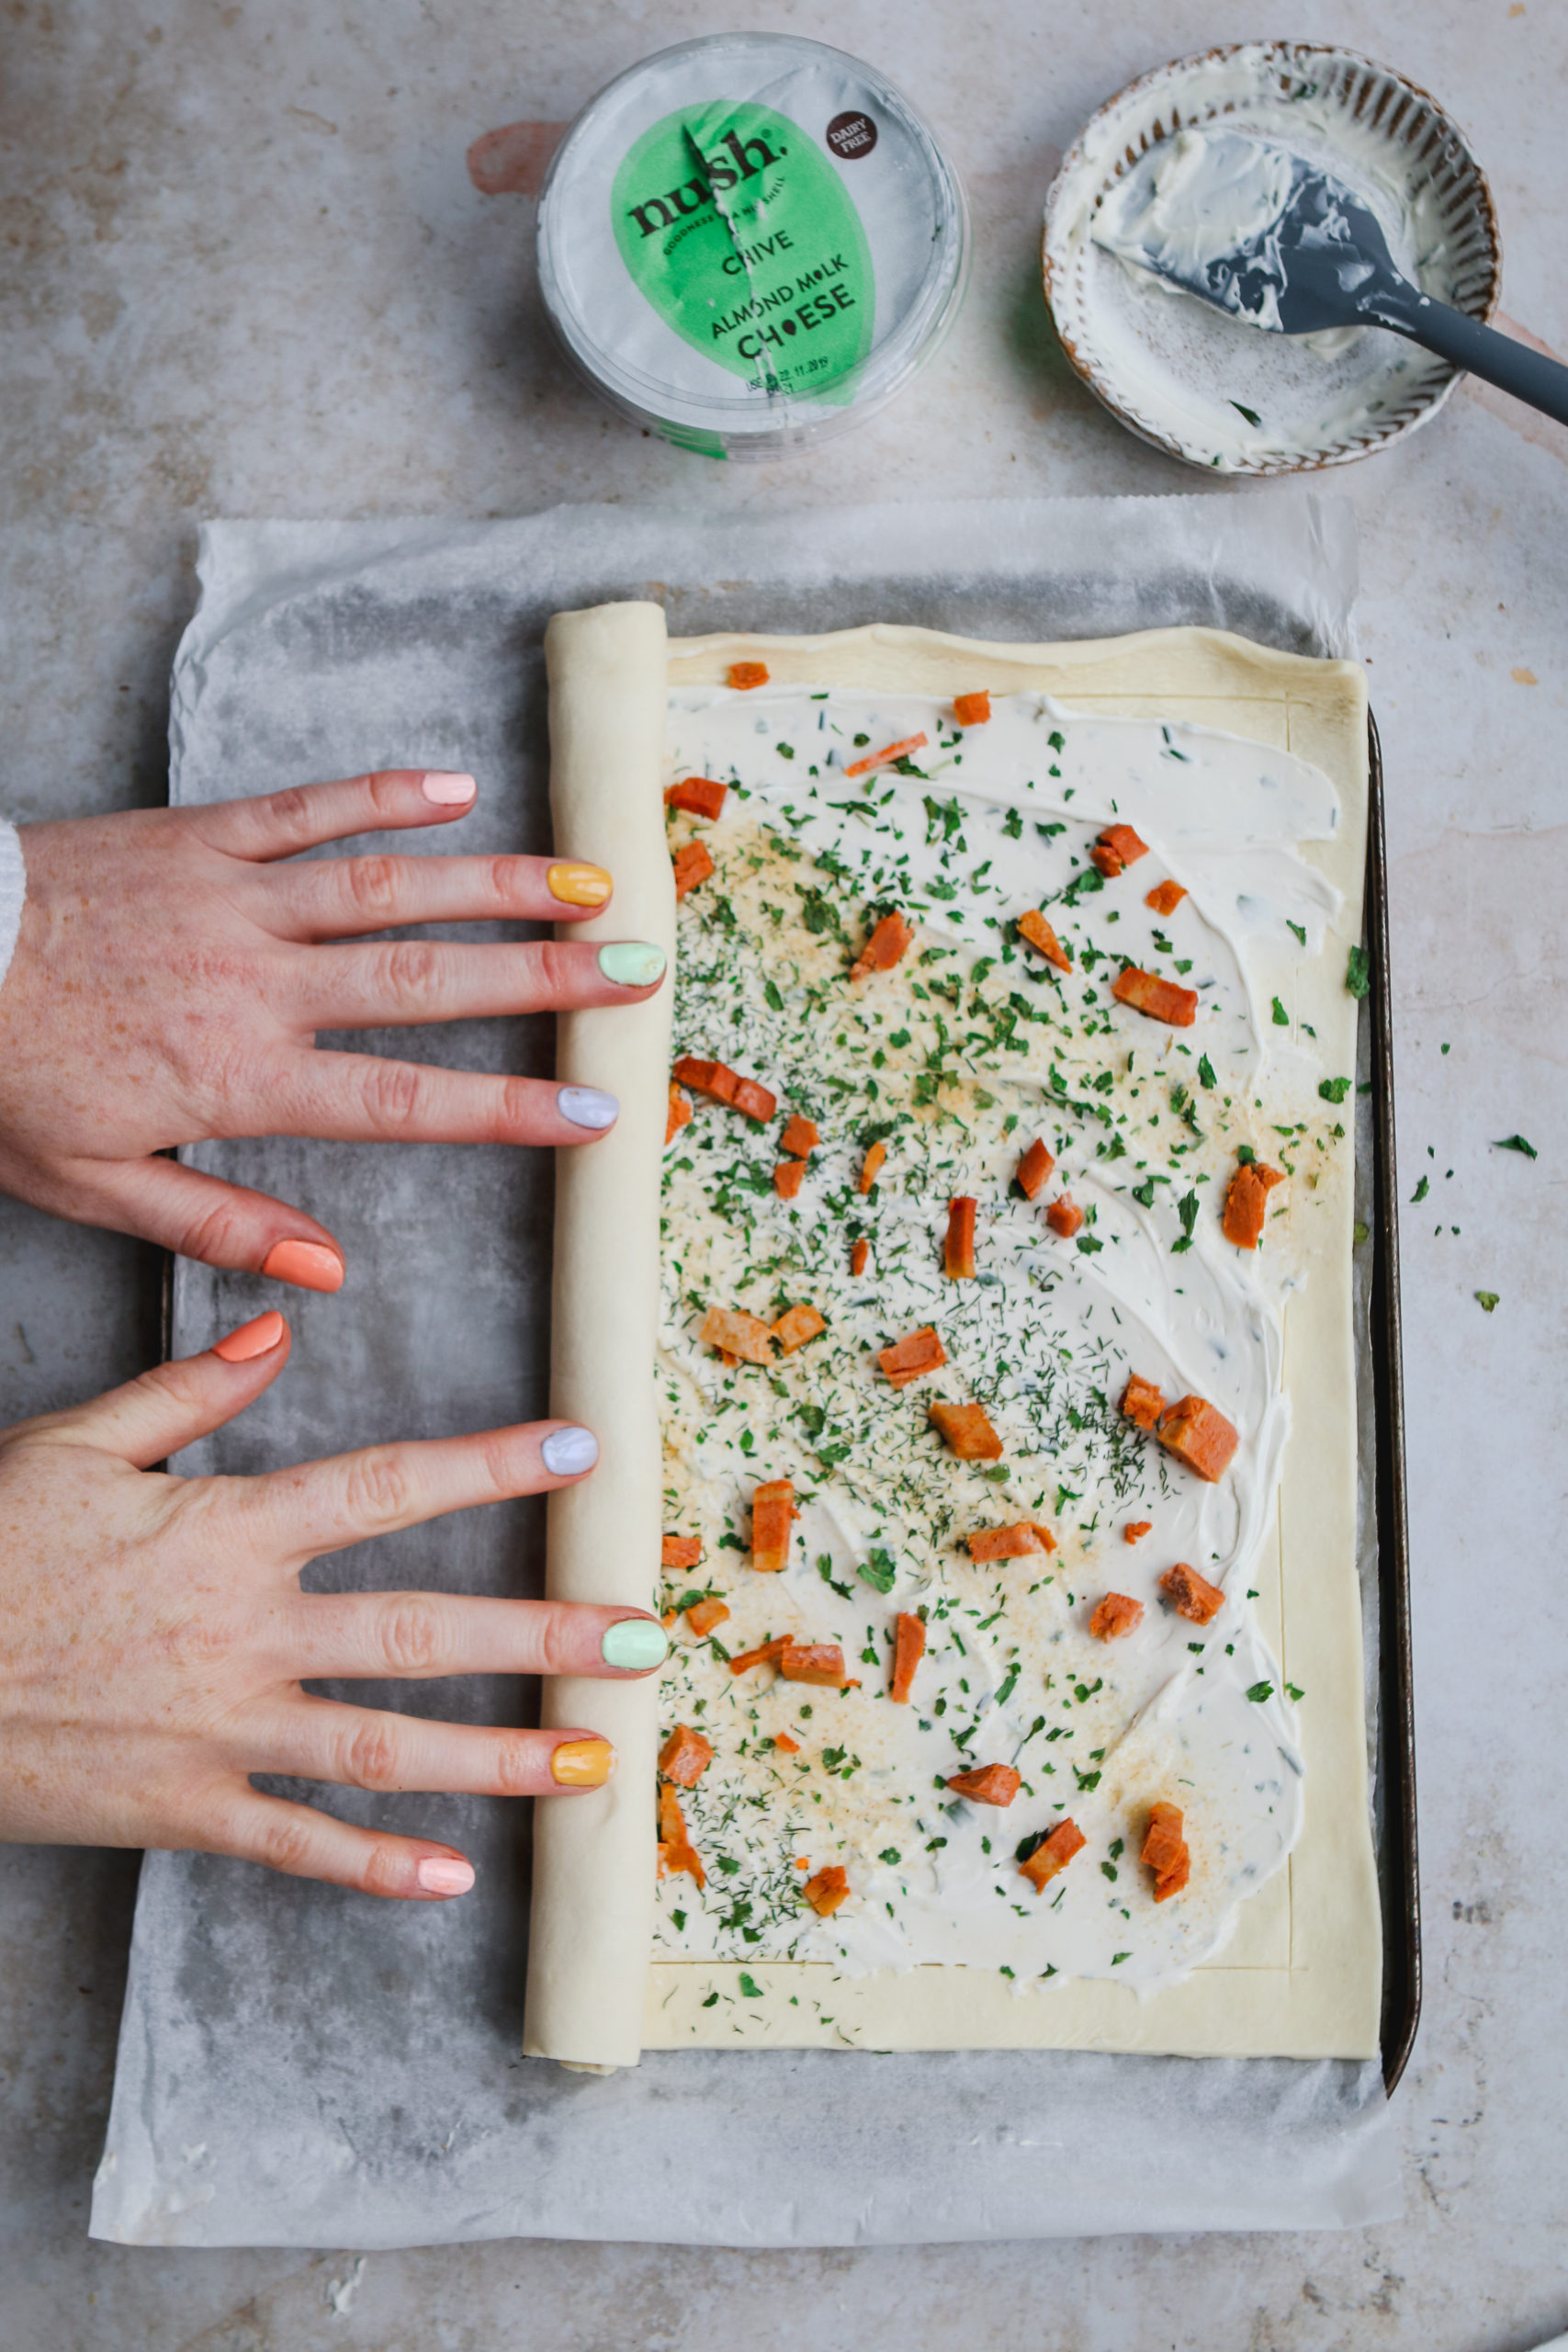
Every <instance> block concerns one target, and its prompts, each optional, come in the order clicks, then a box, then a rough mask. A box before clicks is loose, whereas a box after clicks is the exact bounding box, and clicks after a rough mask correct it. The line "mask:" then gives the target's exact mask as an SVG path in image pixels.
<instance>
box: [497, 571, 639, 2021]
mask: <svg viewBox="0 0 1568 2352" xmlns="http://www.w3.org/2000/svg"><path fill="white" fill-rule="evenodd" d="M667 658H668V657H667V651H666V642H665V628H664V615H663V612H662V610H661V609H660V606H659V605H631V604H627V605H599V606H596V607H595V608H594V609H592V611H589V612H581V613H558V614H557V615H556V616H555V617H554V619H553V620H552V621H551V622H550V624H549V627H548V628H547V631H546V633H545V660H546V667H547V673H548V677H549V718H550V809H551V814H552V817H553V820H554V827H555V849H556V854H557V855H558V856H559V857H572V858H586V859H592V861H593V862H594V863H595V864H596V865H604V866H607V867H608V868H609V870H610V872H611V874H612V875H613V876H615V894H614V896H613V898H612V899H611V901H610V904H609V906H608V908H607V909H606V910H605V911H604V913H603V914H599V915H595V916H593V917H592V918H591V920H590V921H588V922H574V923H572V924H571V925H570V927H569V929H568V930H567V931H565V932H564V933H563V936H570V938H572V939H588V940H597V939H647V940H652V941H655V942H656V943H657V944H658V945H659V946H660V947H662V948H663V950H664V952H665V955H666V956H667V957H668V958H669V977H668V978H666V981H665V984H664V986H663V987H662V988H661V989H660V991H659V993H658V995H657V996H654V997H651V998H650V999H649V1001H647V1002H646V1003H644V1004H640V1005H636V1006H630V1007H623V1008H618V1009H612V1010H604V1011H596V1012H566V1013H562V1014H561V1016H560V1018H559V1022H558V1048H557V1074H558V1077H559V1078H560V1080H562V1082H563V1083H565V1084H569V1085H581V1086H598V1087H605V1088H607V1089H608V1090H609V1091H610V1092H611V1093H612V1094H615V1095H616V1096H617V1097H618V1098H619V1101H620V1105H621V1113H620V1117H619V1118H618V1119H617V1120H616V1122H615V1126H614V1127H612V1128H611V1130H610V1132H609V1133H608V1135H606V1136H604V1137H603V1138H601V1139H600V1140H599V1141H597V1142H594V1143H587V1144H582V1145H579V1146H573V1147H572V1148H570V1149H563V1150H561V1151H559V1152H558V1154H557V1156H556V1228H555V1267H554V1279H553V1292H552V1304H551V1321H550V1410H551V1412H552V1414H555V1415H558V1416H559V1417H560V1418H561V1419H566V1420H572V1421H581V1422H583V1423H585V1424H586V1426H587V1427H588V1428H589V1429H591V1430H593V1431H594V1432H595V1434H596V1435H597V1437H598V1440H599V1465H598V1467H597V1469H596V1470H595V1471H594V1472H593V1474H592V1477H590V1478H587V1479H585V1480H584V1481H583V1483H582V1485H581V1486H579V1487H568V1488H566V1489H564V1490H563V1491H562V1492H561V1493H558V1494H555V1495H552V1496H551V1497H550V1500H549V1510H548V1522H547V1525H548V1534H547V1555H546V1585H547V1591H548V1593H549V1595H550V1598H551V1599H552V1600H597V1601H621V1602H625V1603H626V1604H628V1605H630V1606H634V1607H636V1608H638V1609H649V1608H651V1607H652V1606H653V1605H654V1601H655V1596H656V1594H657V1591H658V1581H659V1555H660V1493H661V1487H660V1451H659V1447H660V1437H659V1410H658V1400H657V1397H656V1395H655V1390H654V1381H653V1365H654V1361H655V1351H656V1348H657V1341H658V1326H659V1199H660V1167H661V1163H662V1159H663V1151H664V1119H665V1110H666V1105H667V1100H668V1091H667V1090H668V1084H669V1071H670V1036H671V993H672V987H673V978H674V968H675V891H674V884H673V880H672V878H671V866H670V854H669V851H668V849H667V847H666V845H665V839H664V803H663V797H662V793H661V790H660V786H661V785H662V782H663V761H664V721H665V707H666V701H667V696H668V692H669V683H668V673H667ZM542 1720H543V1721H544V1723H545V1724H547V1726H549V1727H551V1728H556V1727H562V1726H570V1727H574V1728H575V1727H582V1728H585V1729H592V1730H593V1731H597V1732H601V1733H603V1734H604V1736H605V1737H606V1738H608V1739H610V1740H612V1741H613V1742H614V1744H615V1754H616V1758H617V1759H618V1760H617V1766H616V1770H615V1774H614V1776H613V1777H612V1779H611V1780H610V1781H609V1783H608V1785H607V1786H606V1787H605V1788H603V1789H598V1790H595V1791H593V1792H592V1793H591V1794H585V1795H581V1796H560V1797H550V1798H545V1799H541V1800H540V1801H539V1803H538V1804H536V1807H535V1819H534V1885H533V1905H532V1916H531V1920H530V1927H529V1939H528V1991H527V2006H526V2012H525V2029H524V2043H523V2047H524V2052H525V2055H527V2056H529V2057H534V2058H558V2059H563V2060H566V2061H568V2062H570V2063H574V2064H579V2065H587V2066H629V2065H635V2064H637V2059H638V2058H639V2057H640V2056H641V2054H642V2020H643V2008H644V2004H645V2001H646V1999H647V1994H648V1976H649V1958H650V1953H651V1950H652V1942H653V1887H654V1870H655V1856H654V1844H655V1838H654V1811H653V1789H654V1784H655V1773H656V1760H655V1759H656V1752H657V1745H658V1724H659V1718H658V1691H657V1678H656V1677H649V1679H647V1680H639V1681H636V1682H630V1681H628V1682H597V1681H590V1680H588V1679H584V1678H583V1677H581V1676H574V1675H562V1676H558V1677H554V1678H550V1679H547V1680H546V1682H545V1686H544V1702H543V1713H542Z"/></svg>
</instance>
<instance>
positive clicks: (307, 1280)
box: [262, 1241, 344, 1290]
mask: <svg viewBox="0 0 1568 2352" xmlns="http://www.w3.org/2000/svg"><path fill="white" fill-rule="evenodd" d="M262 1272H263V1273H264V1274H268V1275H270V1276H271V1278H272V1280H273V1281H274V1282H275V1283H294V1285H295V1286H296V1288H297V1289H299V1290H341V1289H342V1288H343V1272H344V1267H343V1260H342V1259H341V1258H340V1257H339V1256H338V1254H337V1251H336V1250H328V1249H325V1248H323V1247H322V1245H321V1242H319V1241H275V1242H274V1243H273V1245H272V1248H271V1249H270V1250H268V1251H267V1253H266V1256H265V1258H264V1259H263V1260H262Z"/></svg>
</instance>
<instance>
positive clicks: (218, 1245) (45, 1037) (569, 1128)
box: [0, 768, 664, 1290]
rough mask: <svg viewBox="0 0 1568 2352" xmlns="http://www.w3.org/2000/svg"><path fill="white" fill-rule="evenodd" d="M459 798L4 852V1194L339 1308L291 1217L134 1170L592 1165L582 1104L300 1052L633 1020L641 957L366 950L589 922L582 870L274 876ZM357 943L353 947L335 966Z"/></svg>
mask: <svg viewBox="0 0 1568 2352" xmlns="http://www.w3.org/2000/svg"><path fill="white" fill-rule="evenodd" d="M474 791H475V786H474V780H473V778H472V777H471V776H460V775H437V774H434V773H433V772H425V771H423V770H420V769H417V768H394V769H389V770H387V771H385V772H383V773H381V774H379V775H361V776H354V777H351V778H350V779H349V780H348V781H347V782H345V783H342V784H317V785H309V786H304V787H303V788H302V789H300V790H298V791H292V792H280V793H275V794H272V795H271V796H270V797H266V798H264V799H256V800H230V801H222V802H218V803H215V804H213V805H212V806H210V807H208V808H202V809H147V810H135V811H130V812H128V813H126V814H123V815H120V816H114V817H102V818H83V819H77V820H71V821H67V822H63V823H60V824H47V825H28V826H25V827H24V828H23V829H22V834H21V840H22V854H23V860H24V863H25V865H26V867H27V901H26V904H25V906H24V909H23V912H22V928H21V934H20V937H19V938H18V940H17V951H16V955H15V957H14V959H13V962H12V965H11V969H10V972H9V974H8V975H7V977H6V981H5V983H4V986H3V987H0V1190H4V1191H6V1192H9V1193H15V1194H17V1197H18V1198H19V1199H21V1200H25V1201H30V1202H31V1203H32V1204H34V1206H35V1207H38V1208H42V1209H47V1210H49V1211H50V1212H51V1215H53V1216H63V1217H72V1218H74V1219H75V1220H76V1221H77V1222H78V1223H80V1224H84V1225H105V1226H110V1227H115V1228H116V1229H117V1230H118V1231H120V1232H123V1233H134V1234H138V1235H140V1236H141V1238H142V1239H143V1240H147V1241H156V1242H161V1243H162V1244H163V1245H164V1248H165V1249H167V1250H178V1251H179V1252H181V1253H182V1254H183V1255H184V1256H186V1257H187V1258H198V1259H200V1260H202V1261H204V1262H205V1263H206V1264H208V1265H209V1266H231V1267H237V1268H241V1269H243V1270H245V1271H247V1272H262V1273H265V1274H271V1275H274V1276H276V1278H277V1279H278V1280H279V1281H282V1282H291V1283H299V1284H301V1285H302V1286H303V1287H304V1288H306V1289H308V1290H336V1289H337V1288H338V1286H339V1284H340V1283H342V1281H343V1276H344V1261H343V1254H342V1251H341V1250H339V1248H338V1246H337V1244H336V1243H335V1242H334V1241H333V1237H332V1235H331V1234H330V1233H329V1232H328V1231H327V1230H326V1228H325V1227H324V1226H321V1225H318V1224H316V1223H315V1222H314V1220H313V1219H312V1218H310V1217H309V1216H304V1215H303V1214H301V1212H300V1211H299V1210H297V1209H294V1208H289V1207H286V1206H284V1205H283V1204H281V1203H280V1202H277V1201H274V1200H270V1199H268V1198H267V1196H266V1195H265V1193H251V1192H246V1191H243V1189H242V1188H241V1187H240V1186H238V1185H234V1184H226V1183H223V1182H220V1180H219V1179H218V1178H217V1177H214V1176H208V1175H203V1174H201V1173H200V1172H199V1171H197V1170H195V1169H190V1168H182V1167H180V1166H178V1165H177V1163H176V1162H175V1161H174V1160H172V1159H162V1158H158V1157H156V1156H155V1155H157V1154H159V1153H162V1152H164V1151H166V1150H168V1149H169V1148H171V1147H173V1146H174V1145H175V1144H181V1143H192V1142H195V1141H197V1139H198V1138H201V1137H206V1136H255V1135H288V1136H325V1137H329V1138H333V1139H335V1140H338V1141H342V1142H362V1141H363V1142H390V1141H397V1142H402V1143H536V1144H567V1143H591V1142H592V1140H593V1138H594V1136H596V1135H599V1134H602V1133H603V1132H604V1129H605V1128H606V1127H608V1126H610V1125H613V1123H614V1121H615V1113H616V1109H617V1105H616V1103H615V1098H614V1096H612V1095H608V1094H604V1093H601V1092H599V1091H597V1090H596V1089H594V1088H592V1087H575V1086H566V1087H557V1086H555V1085H553V1084H551V1083H549V1082H547V1081H545V1080H537V1079H524V1078H481V1077H476V1076H473V1075H470V1074H469V1073H468V1072H465V1071H460V1070H446V1069H433V1068H430V1067H427V1066H425V1065H423V1064H422V1063H418V1062H396V1061H388V1060H384V1059H382V1058H380V1057H372V1056H369V1055H363V1054H342V1053H320V1052H317V1051H315V1050H314V1039H315V1033H316V1031H317V1030H318V1029H381V1028H390V1027H395V1026H398V1025H400V1024H401V1023H406V1022H424V1021H456V1020H460V1019H465V1018H468V1017H471V1016H474V1015H484V1014H493V1013H517V1012H541V1011H553V1010H557V1009H559V1008H561V1007H566V1006H581V1005H618V1004H637V1003H640V1002H641V1001H642V1000H643V999H644V998H645V997H647V996H649V995H651V993H652V992H653V990H654V989H656V988H657V987H658V986H659V983H660V979H661V978H662V977H663V972H664V957H663V956H662V954H661V953H660V950H659V949H658V948H657V947H653V946H649V945H645V944H641V943H638V942H636V941H623V942H615V943H609V944H604V945H603V946H600V947H594V946H592V945H590V944H587V943H580V944H560V943H558V942H556V941H553V940H539V941H534V942H530V943H528V944H519V945H479V946H454V945H451V944H448V943H446V942H445V941H416V942H408V941H403V942H397V943H367V942H366V941H365V939H364V936H363V935H364V934H365V933H371V932H377V931H383V930H386V929H388V928H389V927H391V926H392V925H400V924H407V923H422V922H493V921H497V920H499V921H502V922H570V921H572V920H573V919H581V918H582V917H584V916H587V915H592V914H597V913H598V912H599V911H600V910H602V909H603V907H604V905H605V903H606V902H607V900H608V899H609V896H610V890H611V879H610V876H609V875H608V874H606V873H605V872H604V868H603V867H602V866H596V865H578V864H574V863H572V862H571V861H570V860H568V859H555V860H552V859H548V858H542V857H409V858H403V857H345V858H333V859H310V860H308V861H305V862H302V863H293V862H290V861H292V860H293V859H294V857H295V854H296V853H297V852H298V851H300V850H304V849H310V848H312V847H314V846H316V845H317V844H319V843H321V842H331V841H338V840H341V839H342V838H343V837H344V835H345V834H350V833H363V832H369V831H386V830H388V829H389V828H392V827H403V826H415V825H438V824H443V823H446V822H450V821H451V820H453V819H454V818H457V817H460V816H462V815H463V813H464V811H465V810H466V809H468V808H470V807H471V806H472V805H473V800H474ZM348 941H356V942H357V944H343V943H344V942H348Z"/></svg>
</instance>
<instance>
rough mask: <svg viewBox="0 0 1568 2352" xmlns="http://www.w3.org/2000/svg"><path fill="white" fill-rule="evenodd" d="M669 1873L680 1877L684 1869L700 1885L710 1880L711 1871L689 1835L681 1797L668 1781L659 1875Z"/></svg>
mask: <svg viewBox="0 0 1568 2352" xmlns="http://www.w3.org/2000/svg"><path fill="white" fill-rule="evenodd" d="M666 1873H668V1874H669V1875H670V1876H671V1877H676V1878H678V1877H680V1876H681V1875H682V1873H683V1874H684V1875H685V1876H687V1877H688V1878H694V1879H695V1880H696V1882H697V1884H698V1886H699V1887H702V1886H705V1885H706V1884H707V1872H706V1871H705V1870H704V1868H703V1866H702V1861H701V1859H700V1857H699V1856H698V1853H697V1849H696V1848H695V1847H694V1845H693V1844H692V1841H691V1839H690V1838H688V1837H687V1835H686V1816H685V1815H684V1814H683V1813H682V1810H681V1800H680V1798H679V1797H678V1796H677V1795H676V1794H675V1792H674V1790H673V1789H672V1788H671V1786H670V1785H669V1783H668V1782H666V1783H665V1785H664V1786H663V1787H662V1788H661V1789H660V1792H659V1875H660V1878H663V1877H664V1876H665V1875H666Z"/></svg>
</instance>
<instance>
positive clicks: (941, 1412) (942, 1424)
mask: <svg viewBox="0 0 1568 2352" xmlns="http://www.w3.org/2000/svg"><path fill="white" fill-rule="evenodd" d="M926 1413H927V1417H928V1418H929V1419H931V1420H932V1421H934V1423H935V1424H936V1426H937V1428H938V1429H939V1430H941V1431H942V1435H943V1437H944V1438H945V1439H946V1440H947V1442H948V1444H949V1445H950V1446H951V1447H952V1449H953V1453H956V1454H957V1456H958V1458H959V1460H960V1462H999V1461H1000V1460H1001V1458H1002V1442H1001V1440H1000V1438H999V1437H998V1435H997V1433H996V1431H995V1430H994V1429H993V1428H992V1427H991V1424H990V1422H989V1421H988V1420H987V1418H986V1408H985V1407H984V1405H948V1404H944V1403H943V1402H942V1400H941V1398H939V1399H938V1400H937V1402H936V1403H935V1404H933V1405H928V1406H927V1408H926Z"/></svg>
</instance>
